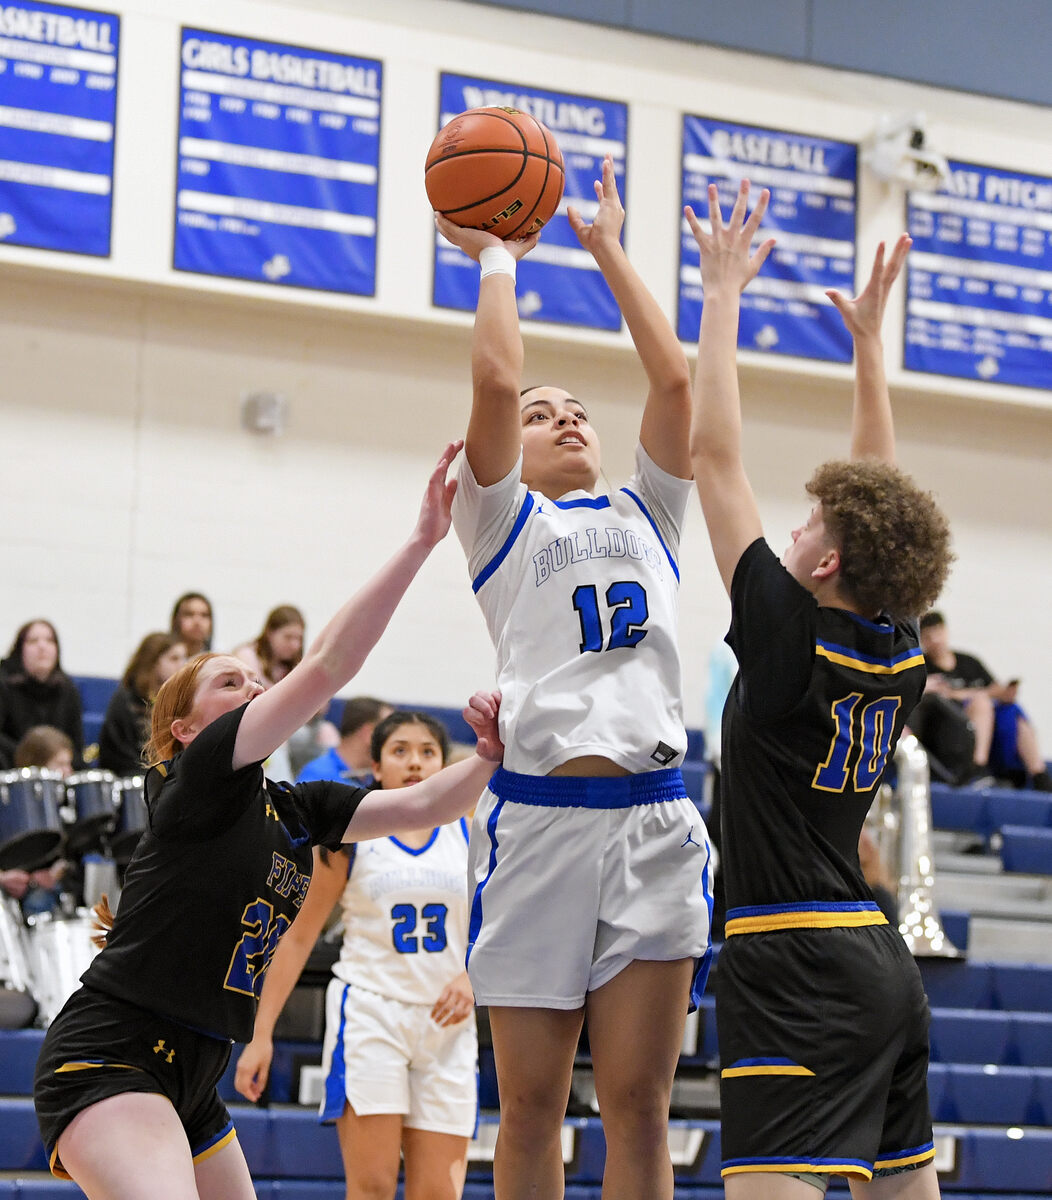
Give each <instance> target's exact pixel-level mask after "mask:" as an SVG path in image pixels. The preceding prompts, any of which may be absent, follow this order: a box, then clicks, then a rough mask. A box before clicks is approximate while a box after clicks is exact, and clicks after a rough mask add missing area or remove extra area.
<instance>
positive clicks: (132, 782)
mask: <svg viewBox="0 0 1052 1200" xmlns="http://www.w3.org/2000/svg"><path fill="white" fill-rule="evenodd" d="M145 830H146V796H145V791H144V780H143V777H142V776H141V775H132V776H130V777H129V778H128V779H118V780H117V822H116V824H115V825H114V827H113V832H112V833H111V834H110V838H109V846H110V851H111V853H112V854H113V857H114V858H115V859H116V860H117V861H118V862H119V863H127V862H128V861H129V859H130V858H131V856H132V854H134V852H135V847H136V846H137V845H138V844H139V838H140V837H142V835H143V833H144V832H145Z"/></svg>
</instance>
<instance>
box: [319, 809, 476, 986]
mask: <svg viewBox="0 0 1052 1200" xmlns="http://www.w3.org/2000/svg"><path fill="white" fill-rule="evenodd" d="M467 872H468V827H467V822H465V821H464V820H463V819H461V820H460V821H457V822H456V823H455V824H452V825H442V826H441V827H440V828H438V829H436V830H434V832H433V833H432V835H431V839H430V840H429V841H428V842H427V843H426V845H424V846H422V847H421V848H420V849H418V850H414V849H411V848H410V847H408V846H405V845H403V843H402V842H400V841H399V840H398V839H397V838H396V837H386V838H375V839H373V840H372V841H365V842H359V843H358V844H357V845H356V847H355V848H354V852H353V854H352V857H351V866H350V870H349V872H348V876H347V885H346V887H344V889H343V893H342V895H341V897H340V907H341V909H342V910H343V927H344V934H343V946H342V948H341V950H340V957H339V959H338V961H337V962H336V963H335V965H334V966H333V974H334V975H335V976H336V977H337V978H338V979H342V980H343V981H344V982H345V983H353V984H354V985H355V986H356V987H361V988H366V989H367V990H369V991H371V992H377V993H378V994H379V995H381V996H386V997H388V998H389V999H392V1000H401V1001H402V1002H403V1003H406V1004H427V1005H432V1004H434V1002H435V1001H436V1000H437V999H438V997H439V996H440V995H441V993H442V990H443V989H444V988H445V986H446V984H448V983H449V982H450V981H451V980H452V979H455V978H456V976H457V975H459V974H460V973H461V972H462V971H463V970H464V957H465V954H466V951H467V933H468V877H467Z"/></svg>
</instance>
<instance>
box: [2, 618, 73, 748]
mask: <svg viewBox="0 0 1052 1200" xmlns="http://www.w3.org/2000/svg"><path fill="white" fill-rule="evenodd" d="M4 663H5V670H4V672H3V673H2V674H0V763H2V765H4V766H8V767H10V766H11V765H12V763H13V762H14V751H15V746H16V745H17V744H18V742H19V741H21V739H22V738H23V737H24V736H25V735H26V734H27V733H28V732H29V730H30V729H32V728H33V727H34V726H36V725H52V726H54V727H55V728H56V729H61V730H62V732H63V733H64V734H66V736H67V737H68V738H69V739H70V741H71V742H72V743H73V764H74V766H76V767H80V766H82V765H83V762H84V727H83V714H82V708H81V702H80V692H79V691H78V690H77V685H76V684H75V683H74V682H73V680H72V679H70V677H69V676H68V675H67V674H66V672H65V671H63V669H62V662H61V656H60V651H59V642H58V634H57V633H56V632H55V627H54V625H52V624H51V622H50V621H44V620H35V621H27V622H26V623H25V625H23V626H22V628H21V629H20V630H19V631H18V633H17V634H15V640H14V642H13V644H12V646H11V650H10V652H9V653H8V656H7V658H6V659H5V660H4Z"/></svg>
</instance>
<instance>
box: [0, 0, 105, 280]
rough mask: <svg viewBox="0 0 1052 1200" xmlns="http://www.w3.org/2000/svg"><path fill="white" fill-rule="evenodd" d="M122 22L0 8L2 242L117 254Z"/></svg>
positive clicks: (88, 14) (51, 9)
mask: <svg viewBox="0 0 1052 1200" xmlns="http://www.w3.org/2000/svg"><path fill="white" fill-rule="evenodd" d="M119 43H120V18H119V17H116V16H113V15H112V14H111V13H103V12H93V11H90V10H88V9H83V8H65V7H63V6H61V5H57V4H39V3H36V2H35V0H24V2H23V3H22V4H8V5H3V6H0V241H4V242H8V243H11V244H14V245H18V246H36V247H38V248H40V249H44V250H62V251H66V252H69V253H73V254H92V255H96V256H98V257H100V258H106V257H108V256H109V253H110V230H111V223H112V214H113V204H112V197H113V145H114V124H115V120H116V113H117V58H118V49H119Z"/></svg>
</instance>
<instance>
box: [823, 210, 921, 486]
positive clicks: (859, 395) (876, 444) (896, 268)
mask: <svg viewBox="0 0 1052 1200" xmlns="http://www.w3.org/2000/svg"><path fill="white" fill-rule="evenodd" d="M912 245H913V241H912V239H911V238H910V236H909V234H907V233H904V234H902V235H901V236H900V237H899V239H898V241H897V242H896V243H895V248H894V249H893V250H892V252H891V258H890V259H889V260H888V261H887V262H886V263H885V261H884V243H883V242H881V243H880V245H879V246H878V247H877V253H876V256H875V257H874V260H873V270H872V271H871V273H870V276H869V282H868V283H867V284H866V286H865V287H864V288H863V289H862V291H861V292H860V293H859V295H858V296H857V297H855V299H853V300H852V299H849V298H848V297H847V296H844V295H843V294H842V293H840V292H837V291H828V292H826V295H827V296H828V297H829V299H830V300H832V302H833V304H834V305H836V308H837V311H838V312H839V313H840V315H841V317H843V319H844V324H845V325H846V326H847V328H848V330H849V331H850V333H851V337H852V338H853V339H854V343H855V402H854V406H853V409H852V416H851V457H852V458H853V459H856V458H879V459H881V460H882V461H883V462H887V463H894V461H895V425H894V422H893V421H892V416H891V396H890V395H889V393H888V381H887V378H886V377H885V374H884V343H883V341H882V340H881V336H880V329H881V324H882V323H883V320H884V308H885V306H886V305H887V302H888V293H889V292H890V291H891V287H892V284H893V283H894V282H895V280H896V279H897V278H898V276H899V272H900V271H901V270H902V264H903V263H904V262H905V261H906V255H907V253H908V252H909V248H910V246H912Z"/></svg>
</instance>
